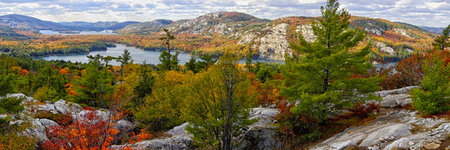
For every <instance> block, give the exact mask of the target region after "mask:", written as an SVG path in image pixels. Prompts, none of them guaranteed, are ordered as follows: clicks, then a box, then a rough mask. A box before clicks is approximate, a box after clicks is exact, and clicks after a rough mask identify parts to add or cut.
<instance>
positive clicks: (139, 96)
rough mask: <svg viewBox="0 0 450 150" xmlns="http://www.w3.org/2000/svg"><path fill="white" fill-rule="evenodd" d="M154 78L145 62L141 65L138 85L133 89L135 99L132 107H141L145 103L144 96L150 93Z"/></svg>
mask: <svg viewBox="0 0 450 150" xmlns="http://www.w3.org/2000/svg"><path fill="white" fill-rule="evenodd" d="M154 82H155V76H153V74H152V70H151V68H150V66H148V65H147V64H146V63H145V62H144V64H142V65H141V75H140V76H139V85H138V86H136V88H135V89H134V91H135V93H136V97H135V98H134V99H133V101H134V106H141V105H142V104H144V102H145V99H144V98H145V96H147V95H149V94H151V93H152V91H153V89H152V87H153V83H154Z"/></svg>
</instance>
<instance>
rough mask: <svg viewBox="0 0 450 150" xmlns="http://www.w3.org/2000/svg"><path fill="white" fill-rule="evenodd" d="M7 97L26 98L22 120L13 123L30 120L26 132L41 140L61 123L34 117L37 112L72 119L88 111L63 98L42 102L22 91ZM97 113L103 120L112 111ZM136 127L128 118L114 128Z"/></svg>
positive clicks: (115, 124) (126, 129)
mask: <svg viewBox="0 0 450 150" xmlns="http://www.w3.org/2000/svg"><path fill="white" fill-rule="evenodd" d="M6 97H15V98H24V100H23V101H22V103H21V104H22V105H23V106H24V108H25V109H24V110H23V111H22V112H21V114H19V115H20V119H22V120H15V121H12V122H11V124H20V123H23V122H25V121H28V122H30V124H31V127H30V128H28V129H26V130H25V133H24V134H25V135H29V136H33V137H35V138H37V139H38V141H39V142H43V141H45V140H47V139H48V138H47V135H46V132H47V130H48V129H49V128H50V127H51V126H59V124H58V123H56V122H55V121H53V120H50V119H46V118H33V117H34V116H36V115H37V113H39V112H46V113H51V114H55V115H57V114H63V115H69V116H72V119H74V120H77V119H82V118H83V115H85V114H86V113H87V112H88V111H87V110H83V109H82V107H81V106H80V105H78V104H76V103H72V102H68V101H65V100H62V99H61V100H59V101H56V102H54V103H51V102H40V101H38V100H36V99H34V98H32V97H28V96H26V95H25V94H22V93H16V94H8V95H7V96H6ZM95 114H96V115H98V116H100V118H101V119H103V120H107V119H109V118H110V117H111V112H109V111H108V110H95ZM134 127H135V125H134V124H133V123H131V122H129V121H127V120H119V121H117V122H116V123H114V128H116V129H118V130H119V131H121V132H128V131H130V130H131V129H133V128H134Z"/></svg>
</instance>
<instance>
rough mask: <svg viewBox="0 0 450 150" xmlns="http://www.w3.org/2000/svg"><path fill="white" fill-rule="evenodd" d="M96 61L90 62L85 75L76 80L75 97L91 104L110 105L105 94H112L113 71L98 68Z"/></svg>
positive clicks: (79, 100) (76, 99)
mask: <svg viewBox="0 0 450 150" xmlns="http://www.w3.org/2000/svg"><path fill="white" fill-rule="evenodd" d="M97 65H98V63H97V62H96V61H91V62H89V65H88V66H87V68H86V70H85V73H84V74H83V77H82V78H80V79H78V80H76V81H75V93H76V95H74V97H73V99H74V100H75V102H77V103H84V104H87V105H89V106H94V107H103V108H106V107H107V106H108V103H107V101H105V95H107V94H110V93H111V92H112V91H113V90H114V87H113V85H112V82H111V81H112V78H113V76H112V73H111V72H109V71H108V69H101V70H99V69H98V66H97Z"/></svg>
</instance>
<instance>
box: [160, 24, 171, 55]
mask: <svg viewBox="0 0 450 150" xmlns="http://www.w3.org/2000/svg"><path fill="white" fill-rule="evenodd" d="M163 31H164V33H165V34H166V35H165V36H163V37H160V38H159V39H160V40H163V41H164V44H165V45H166V50H167V51H168V52H169V54H170V40H174V39H175V36H174V35H172V33H170V31H169V29H163Z"/></svg>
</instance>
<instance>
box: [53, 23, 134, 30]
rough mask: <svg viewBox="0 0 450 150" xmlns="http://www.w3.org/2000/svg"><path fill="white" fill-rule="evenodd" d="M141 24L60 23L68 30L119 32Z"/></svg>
mask: <svg viewBox="0 0 450 150" xmlns="http://www.w3.org/2000/svg"><path fill="white" fill-rule="evenodd" d="M137 23H140V22H137V21H126V22H117V21H106V22H103V21H99V22H84V21H75V22H60V23H59V24H62V25H64V26H66V27H67V28H71V29H73V30H80V29H81V30H105V29H106V30H118V29H122V28H124V27H126V26H128V25H132V24H137Z"/></svg>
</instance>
